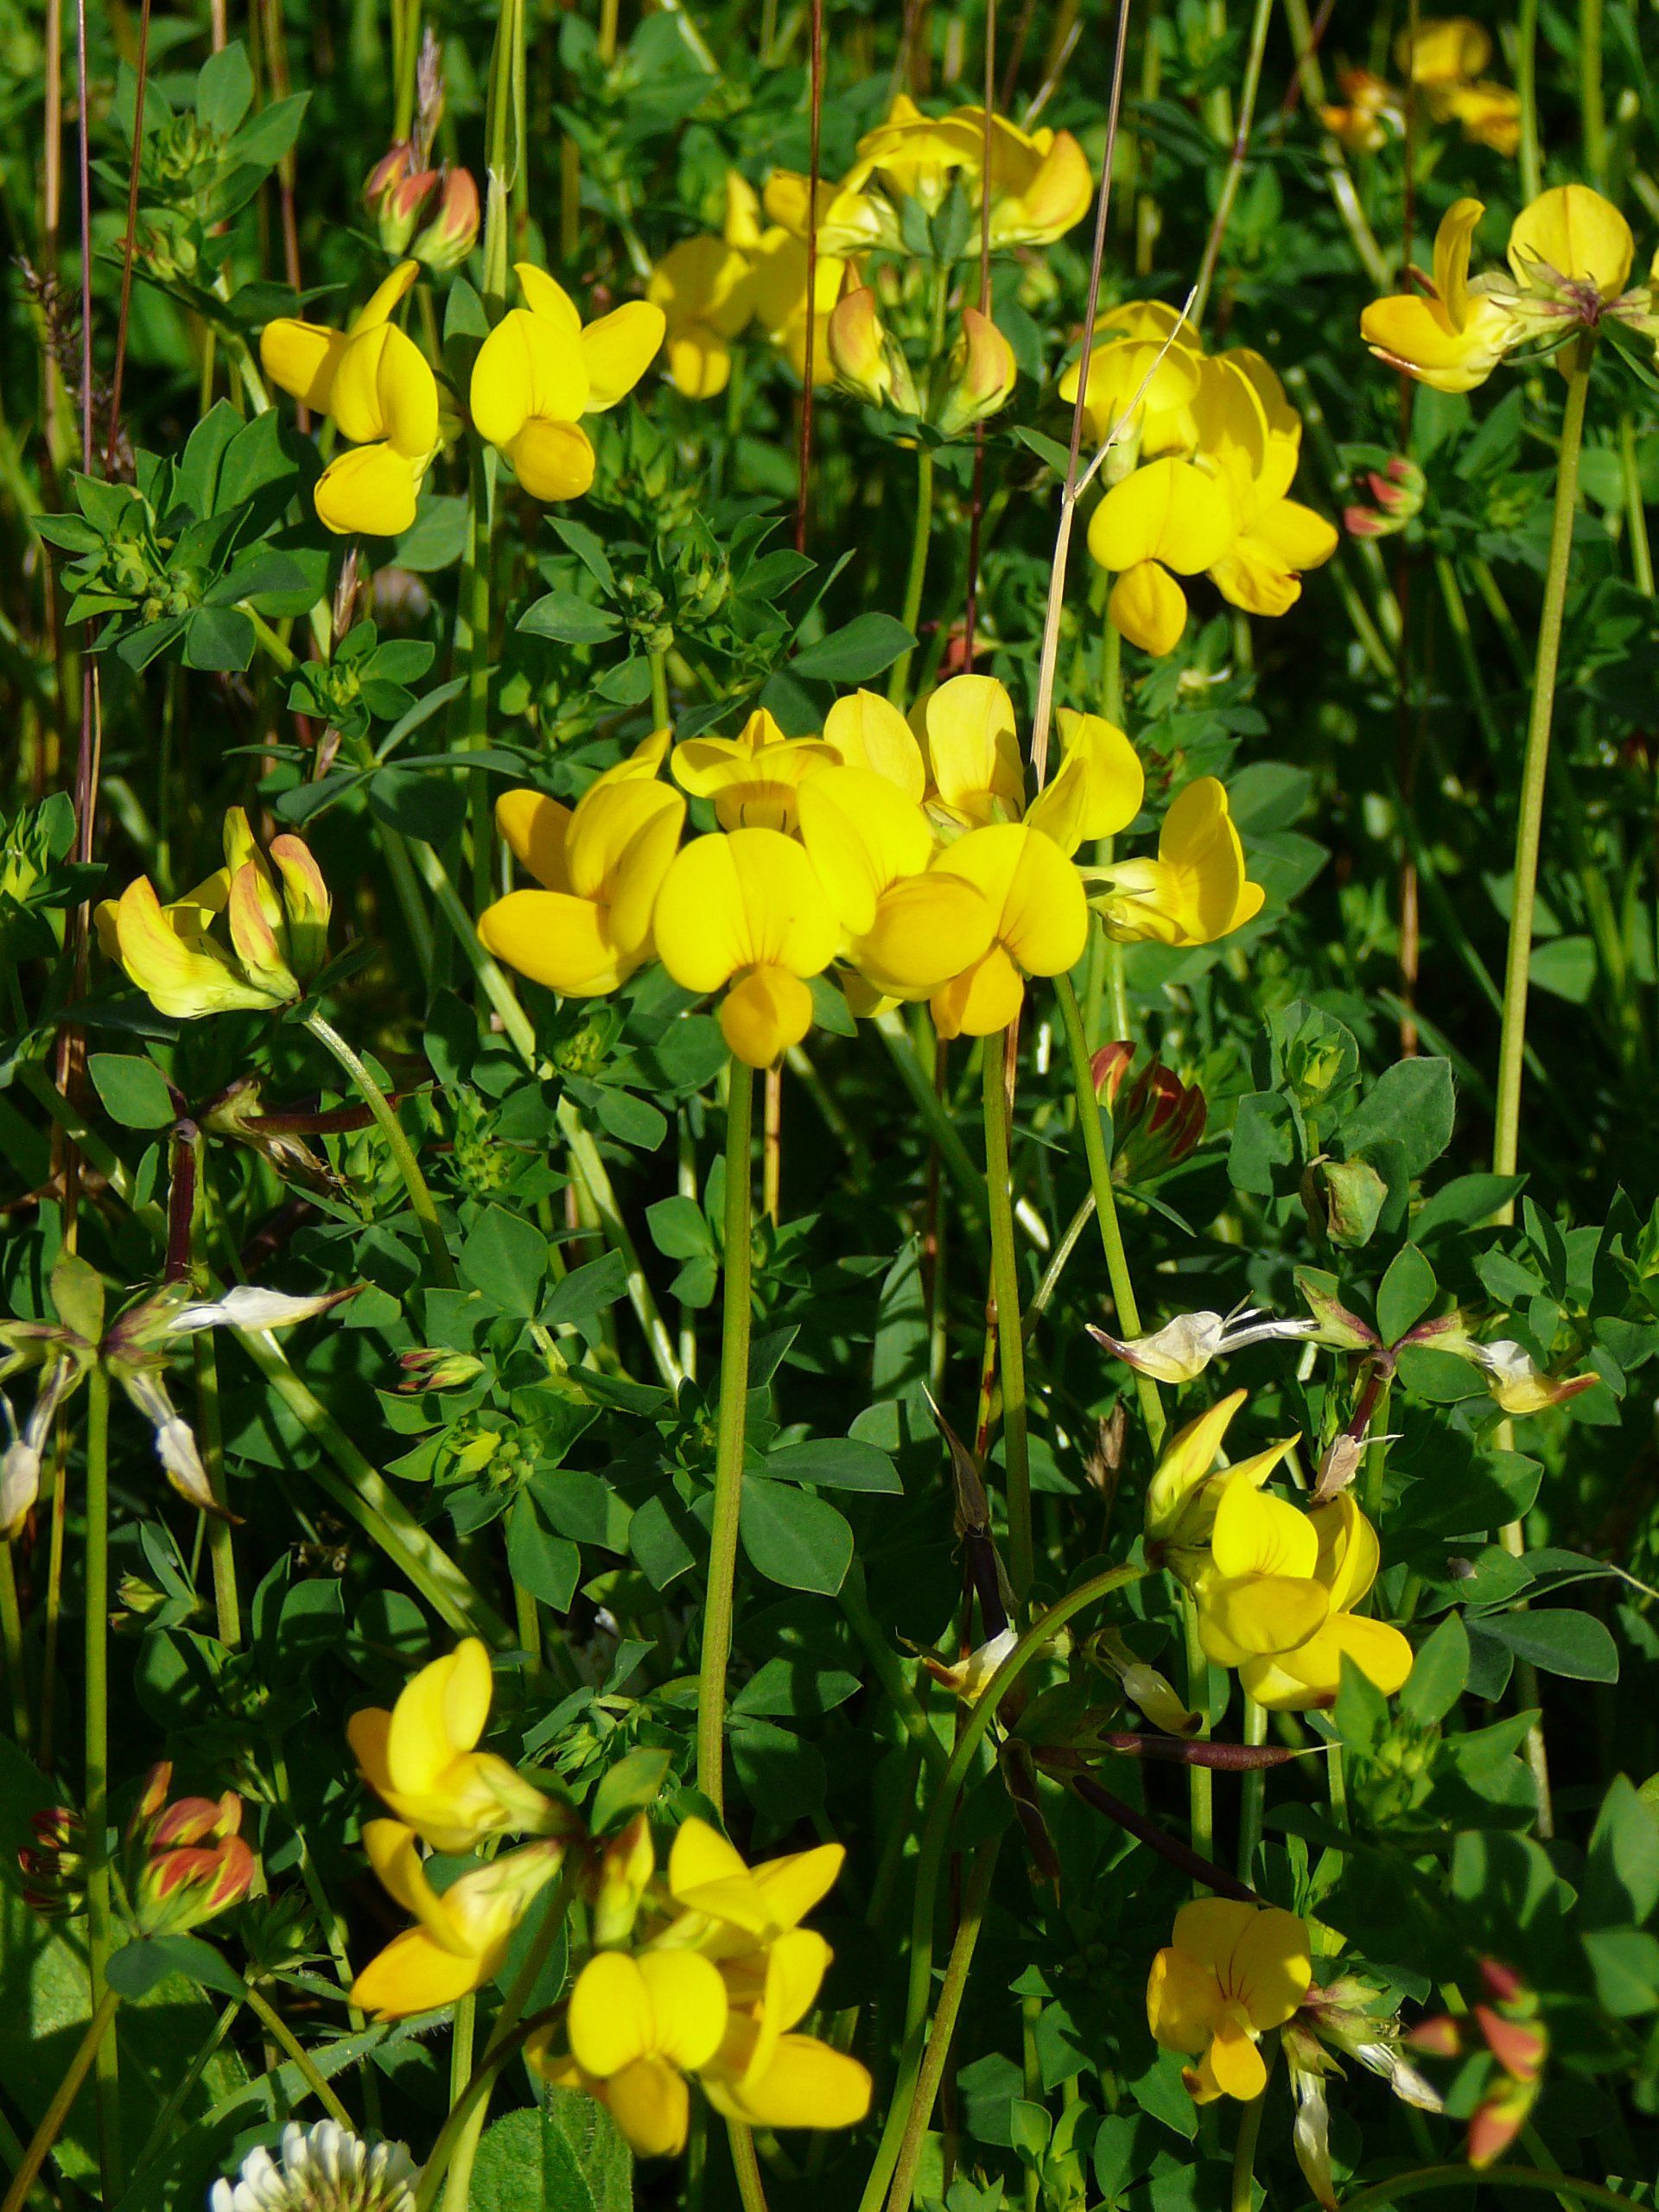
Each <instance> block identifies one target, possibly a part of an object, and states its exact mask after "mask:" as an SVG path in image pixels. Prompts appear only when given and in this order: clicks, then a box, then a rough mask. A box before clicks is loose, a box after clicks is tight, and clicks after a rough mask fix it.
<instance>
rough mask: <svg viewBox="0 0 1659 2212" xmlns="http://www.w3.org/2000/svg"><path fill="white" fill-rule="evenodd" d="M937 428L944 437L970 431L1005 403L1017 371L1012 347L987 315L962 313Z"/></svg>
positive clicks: (973, 310)
mask: <svg viewBox="0 0 1659 2212" xmlns="http://www.w3.org/2000/svg"><path fill="white" fill-rule="evenodd" d="M945 373H946V378H947V381H946V385H945V393H944V405H943V406H942V407H941V408H940V410H939V413H938V426H939V428H940V429H941V430H943V431H944V435H945V436H946V437H947V438H954V437H957V436H958V435H960V434H961V433H962V432H963V430H970V429H972V428H973V426H974V424H975V423H983V422H984V421H986V419H987V418H988V416H992V415H995V414H996V413H997V412H998V411H999V410H1001V408H1003V407H1005V406H1006V405H1007V401H1008V396H1009V394H1010V393H1011V392H1012V391H1013V390H1014V378H1015V377H1016V376H1017V375H1018V374H1019V370H1018V368H1017V366H1016V365H1015V362H1014V348H1013V346H1010V345H1009V343H1008V341H1007V339H1006V338H1005V337H1004V336H1003V335H1002V333H1001V331H1000V330H999V329H998V328H997V327H996V325H995V323H994V322H993V321H991V318H990V317H989V315H981V313H980V312H979V310H978V308H963V311H962V335H961V337H960V338H958V339H957V343H956V346H955V347H954V349H953V350H952V352H951V355H950V360H949V362H948V363H947V364H946V371H945Z"/></svg>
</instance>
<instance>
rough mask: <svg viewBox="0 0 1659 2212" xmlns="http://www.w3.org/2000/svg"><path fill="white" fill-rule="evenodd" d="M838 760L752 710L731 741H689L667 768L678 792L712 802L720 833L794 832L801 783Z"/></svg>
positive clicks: (759, 709) (678, 748) (761, 711)
mask: <svg viewBox="0 0 1659 2212" xmlns="http://www.w3.org/2000/svg"><path fill="white" fill-rule="evenodd" d="M837 758H838V755H837V754H836V750H835V747H833V746H830V745H826V744H824V743H823V742H822V741H819V740H817V739H814V738H807V737H785V735H784V733H783V732H782V730H780V729H779V727H778V725H777V723H776V722H775V721H773V720H772V716H771V715H770V714H768V712H767V711H766V709H765V708H764V707H757V708H756V709H755V710H754V712H753V714H752V715H750V716H749V718H748V720H747V721H746V722H745V723H744V725H743V727H742V728H741V730H740V731H739V732H738V734H737V735H736V736H735V737H688V738H687V739H686V740H685V741H684V742H683V744H680V745H677V746H676V747H674V751H673V753H672V754H671V757H670V760H669V764H668V765H669V768H670V771H671V773H672V775H673V778H674V780H675V782H676V783H677V785H679V786H680V788H681V790H682V791H690V794H691V796H692V798H709V799H712V800H713V801H714V803H715V818H716V820H717V821H718V822H719V823H720V826H721V829H794V827H795V823H796V820H797V818H798V817H797V804H796V801H797V794H798V791H799V787H800V785H801V782H802V779H804V777H807V776H809V775H811V774H813V773H814V772H816V771H817V770H818V769H821V768H832V767H834V766H835V765H836V760H837Z"/></svg>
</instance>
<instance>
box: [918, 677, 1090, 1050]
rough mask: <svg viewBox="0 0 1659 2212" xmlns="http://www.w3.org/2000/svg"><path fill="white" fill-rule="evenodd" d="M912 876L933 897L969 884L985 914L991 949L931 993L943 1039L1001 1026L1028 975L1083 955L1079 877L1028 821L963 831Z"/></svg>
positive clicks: (1068, 964)
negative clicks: (920, 873) (981, 901)
mask: <svg viewBox="0 0 1659 2212" xmlns="http://www.w3.org/2000/svg"><path fill="white" fill-rule="evenodd" d="M957 680H958V681H961V680H962V679H961V678H958V679H957ZM954 881H960V882H963V883H966V884H969V885H971V886H972V887H973V888H974V889H975V890H976V891H977V892H978V893H979V894H980V896H981V897H982V899H984V901H985V904H986V906H988V909H989V912H990V916H991V943H990V944H989V946H988V948H987V950H985V951H984V952H982V954H980V955H979V956H978V957H976V958H975V959H973V960H971V961H970V962H969V963H968V964H966V965H965V966H963V968H962V969H961V971H960V972H959V973H958V974H957V975H955V976H952V977H951V979H950V982H947V983H945V984H944V985H943V986H942V987H941V988H939V989H938V990H937V991H935V992H934V994H933V995H932V998H931V1007H932V1012H933V1024H934V1027H935V1028H936V1029H937V1030H938V1033H939V1034H940V1036H941V1037H964V1036H965V1037H988V1036H989V1035H991V1034H992V1033H993V1032H994V1031H995V1030H998V1029H1006V1028H1007V1026H1008V1024H1009V1023H1010V1022H1011V1021H1012V1020H1014V1016H1015V1015H1016V1014H1018V1013H1019V1011H1020V1004H1021V1002H1022V1001H1023V1000H1024V997H1025V988H1026V987H1025V982H1024V980H1023V978H1024V977H1025V976H1063V975H1065V973H1066V972H1067V970H1068V969H1072V968H1075V967H1076V965H1077V962H1078V961H1079V960H1080V959H1081V958H1082V957H1083V950H1084V945H1085V944H1086V943H1087V942H1088V936H1089V909H1088V906H1087V905H1086V904H1085V902H1084V895H1083V884H1082V881H1081V879H1080V878H1079V876H1078V874H1077V869H1076V868H1075V867H1074V866H1073V865H1072V863H1071V860H1070V859H1069V858H1068V857H1067V855H1065V853H1064V852H1063V851H1062V850H1061V849H1060V848H1059V846H1058V844H1057V843H1056V842H1054V840H1053V838H1052V837H1051V836H1046V835H1045V834H1044V832H1043V831H1042V829H1039V828H1037V827H1034V826H1033V824H1031V823H1025V822H995V823H990V824H989V825H988V827H987V828H985V829H970V830H969V831H968V833H967V835H966V836H962V837H958V838H957V841H956V842H955V843H954V844H953V845H950V846H947V847H946V849H945V850H944V852H943V853H941V854H940V855H939V856H938V859H937V860H936V861H934V863H933V865H932V867H931V868H930V869H929V871H928V873H927V874H926V875H925V876H923V877H921V878H920V879H919V883H920V885H921V887H922V889H923V894H924V895H925V896H928V897H931V899H942V898H943V896H944V894H945V887H946V886H947V885H949V884H950V883H952V882H954Z"/></svg>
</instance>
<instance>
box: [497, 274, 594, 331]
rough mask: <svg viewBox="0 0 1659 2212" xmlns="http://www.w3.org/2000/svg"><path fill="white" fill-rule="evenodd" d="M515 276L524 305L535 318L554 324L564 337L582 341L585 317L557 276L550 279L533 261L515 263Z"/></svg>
mask: <svg viewBox="0 0 1659 2212" xmlns="http://www.w3.org/2000/svg"><path fill="white" fill-rule="evenodd" d="M512 273H513V275H514V276H515V277H517V278H518V288H519V289H520V290H521V291H522V292H523V294H524V305H525V306H526V307H527V308H529V309H530V312H531V314H532V315H537V316H539V317H540V318H541V319H542V320H543V321H547V322H550V323H551V324H552V325H553V327H554V328H555V329H556V331H557V332H558V333H559V334H560V335H561V336H562V337H564V338H570V339H576V338H580V337H581V335H582V317H581V315H579V314H578V313H577V311H576V305H575V301H574V300H572V298H571V297H570V295H569V292H567V291H566V290H565V289H564V287H563V284H561V283H559V281H558V279H557V278H556V277H550V276H549V275H548V273H547V271H546V270H545V269H538V268H537V266H536V264H535V263H534V262H533V261H515V262H514V263H513V264H512Z"/></svg>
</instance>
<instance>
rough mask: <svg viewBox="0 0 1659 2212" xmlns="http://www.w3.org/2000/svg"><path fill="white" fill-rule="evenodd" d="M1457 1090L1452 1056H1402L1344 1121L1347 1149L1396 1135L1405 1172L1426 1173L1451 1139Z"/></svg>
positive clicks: (1343, 1129)
mask: <svg viewBox="0 0 1659 2212" xmlns="http://www.w3.org/2000/svg"><path fill="white" fill-rule="evenodd" d="M1455 1111H1456V1094H1455V1091H1454V1090H1453V1087H1452V1063H1451V1061H1450V1060H1433V1059H1418V1060H1400V1061H1397V1062H1396V1063H1395V1065H1394V1066H1393V1067H1391V1068H1387V1069H1385V1070H1384V1071H1383V1074H1382V1075H1380V1076H1379V1077H1377V1080H1376V1082H1375V1083H1374V1084H1372V1086H1371V1088H1370V1091H1369V1092H1368V1093H1367V1094H1366V1096H1365V1097H1364V1098H1363V1101H1362V1102H1361V1103H1360V1104H1359V1105H1358V1106H1357V1107H1356V1108H1355V1109H1354V1110H1353V1112H1352V1113H1351V1115H1349V1116H1348V1118H1347V1120H1346V1121H1345V1122H1344V1123H1343V1124H1342V1129H1341V1135H1342V1141H1343V1145H1344V1149H1345V1150H1346V1151H1347V1152H1348V1153H1349V1154H1353V1153H1355V1152H1356V1151H1357V1150H1358V1149H1359V1147H1361V1146H1363V1145H1370V1144H1376V1143H1379V1142H1381V1141H1383V1140H1384V1139H1386V1138H1389V1137H1392V1138H1393V1139H1394V1141H1395V1143H1396V1144H1398V1145H1399V1147H1400V1148H1401V1150H1402V1153H1403V1154H1405V1161H1406V1173H1408V1175H1421V1173H1422V1172H1423V1170H1424V1169H1425V1168H1426V1167H1427V1166H1429V1165H1430V1164H1431V1163H1432V1162H1433V1161H1434V1160H1438V1159H1439V1158H1440V1154H1442V1153H1443V1152H1444V1151H1445V1150H1446V1147H1447V1145H1449V1144H1450V1143H1451V1141H1452V1120H1453V1116H1454V1114H1455Z"/></svg>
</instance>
